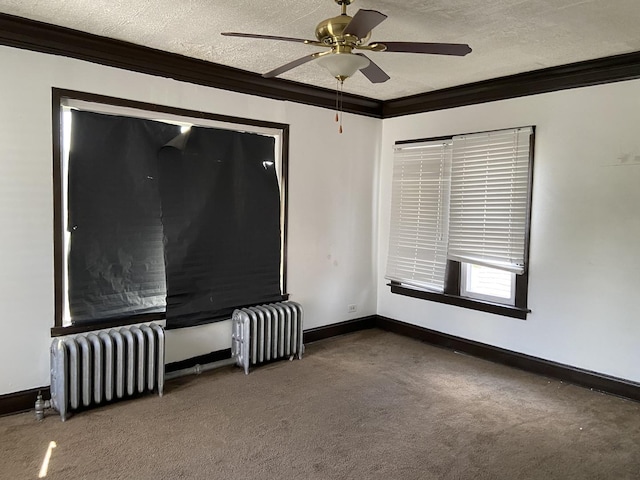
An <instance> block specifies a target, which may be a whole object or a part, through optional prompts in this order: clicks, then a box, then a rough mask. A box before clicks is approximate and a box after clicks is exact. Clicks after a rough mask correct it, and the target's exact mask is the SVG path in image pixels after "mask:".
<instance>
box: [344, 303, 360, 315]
mask: <svg viewBox="0 0 640 480" xmlns="http://www.w3.org/2000/svg"><path fill="white" fill-rule="evenodd" d="M357 311H358V306H357V305H356V304H355V303H352V304H351V305H347V312H348V313H355V312H357Z"/></svg>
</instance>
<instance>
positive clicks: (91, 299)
mask: <svg viewBox="0 0 640 480" xmlns="http://www.w3.org/2000/svg"><path fill="white" fill-rule="evenodd" d="M179 133H180V127H176V126H174V125H168V124H165V123H162V122H153V121H150V120H142V119H135V118H127V117H121V116H114V115H102V114H97V113H93V112H83V111H75V110H74V111H72V118H71V144H70V151H69V187H68V229H69V232H70V234H71V238H70V250H69V257H68V268H69V272H68V279H69V297H68V301H69V310H70V314H71V319H72V322H73V323H74V324H77V323H85V322H94V321H96V320H101V319H106V318H120V317H125V316H129V315H132V314H139V313H152V312H164V310H165V269H164V249H163V232H162V223H161V212H160V198H159V197H158V187H157V154H158V148H159V146H161V145H164V144H165V143H167V142H168V141H170V140H171V139H172V138H174V137H175V136H176V135H178V134H179Z"/></svg>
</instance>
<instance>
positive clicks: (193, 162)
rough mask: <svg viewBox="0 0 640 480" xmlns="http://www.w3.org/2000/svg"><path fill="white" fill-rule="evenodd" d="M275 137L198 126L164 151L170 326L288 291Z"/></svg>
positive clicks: (194, 321)
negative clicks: (283, 277) (283, 275)
mask: <svg viewBox="0 0 640 480" xmlns="http://www.w3.org/2000/svg"><path fill="white" fill-rule="evenodd" d="M274 141H275V140H274V138H272V137H266V136H263V135H256V134H251V133H242V132H236V131H229V130H221V129H212V128H198V127H193V128H191V130H190V131H189V132H186V133H185V134H183V135H182V136H181V137H180V138H177V139H175V140H174V142H172V143H171V145H170V146H167V147H166V148H163V149H162V150H161V153H160V157H159V158H160V160H159V167H158V168H159V173H160V175H159V179H160V181H159V188H160V198H161V202H162V222H163V225H164V232H165V262H166V273H167V327H168V328H176V327H183V326H190V325H197V324H200V323H205V322H207V321H208V320H209V319H210V318H212V317H216V316H221V315H227V314H230V313H231V312H232V311H233V309H234V308H235V307H238V306H244V305H250V304H257V303H263V302H271V301H277V300H280V299H281V298H282V297H281V290H280V190H279V186H278V179H277V176H276V169H275V158H274Z"/></svg>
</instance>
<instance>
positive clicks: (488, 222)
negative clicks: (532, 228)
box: [448, 127, 533, 274]
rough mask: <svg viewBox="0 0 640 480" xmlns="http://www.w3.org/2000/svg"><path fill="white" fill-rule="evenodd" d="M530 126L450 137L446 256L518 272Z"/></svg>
mask: <svg viewBox="0 0 640 480" xmlns="http://www.w3.org/2000/svg"><path fill="white" fill-rule="evenodd" d="M532 132H533V130H532V128H531V127H526V128H518V129H511V130H502V131H496V132H487V133H481V134H474V135H463V136H458V137H453V153H452V163H451V200H450V206H449V208H450V212H449V248H448V250H449V253H448V256H449V258H450V259H452V260H458V261H462V262H468V263H475V264H479V265H486V266H490V267H494V268H501V269H503V270H508V271H511V272H515V273H518V274H521V273H524V268H525V265H524V261H525V240H526V225H527V216H528V198H529V164H530V151H529V150H530V147H529V141H530V137H531V134H532Z"/></svg>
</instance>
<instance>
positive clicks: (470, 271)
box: [461, 263, 515, 303]
mask: <svg viewBox="0 0 640 480" xmlns="http://www.w3.org/2000/svg"><path fill="white" fill-rule="evenodd" d="M463 277H464V278H463V282H462V287H463V288H462V289H461V294H462V295H463V296H468V297H472V298H478V299H485V300H494V301H498V302H501V303H513V298H514V293H515V274H514V273H512V272H508V271H506V270H499V269H497V268H491V267H486V266H484V265H475V264H472V263H465V264H463Z"/></svg>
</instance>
